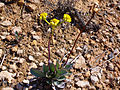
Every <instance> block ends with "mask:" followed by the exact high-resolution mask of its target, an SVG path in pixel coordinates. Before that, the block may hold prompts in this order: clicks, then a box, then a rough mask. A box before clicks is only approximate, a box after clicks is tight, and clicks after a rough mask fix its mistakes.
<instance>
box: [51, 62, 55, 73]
mask: <svg viewBox="0 0 120 90" xmlns="http://www.w3.org/2000/svg"><path fill="white" fill-rule="evenodd" d="M50 70H51V71H52V72H54V71H55V66H54V64H53V63H50Z"/></svg>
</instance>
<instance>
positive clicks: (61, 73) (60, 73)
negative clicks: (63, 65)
mask: <svg viewBox="0 0 120 90" xmlns="http://www.w3.org/2000/svg"><path fill="white" fill-rule="evenodd" d="M57 74H58V75H60V76H61V75H65V74H67V71H66V70H65V69H60V70H58V72H57Z"/></svg>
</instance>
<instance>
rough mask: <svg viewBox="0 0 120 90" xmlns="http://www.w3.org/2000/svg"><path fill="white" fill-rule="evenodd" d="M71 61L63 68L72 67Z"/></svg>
mask: <svg viewBox="0 0 120 90" xmlns="http://www.w3.org/2000/svg"><path fill="white" fill-rule="evenodd" d="M72 65H73V63H70V64H68V65H66V66H65V69H70V68H71V67H72Z"/></svg>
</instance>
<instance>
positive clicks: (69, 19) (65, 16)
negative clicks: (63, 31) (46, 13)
mask: <svg viewBox="0 0 120 90" xmlns="http://www.w3.org/2000/svg"><path fill="white" fill-rule="evenodd" d="M63 19H64V21H66V22H71V17H70V15H68V14H64V16H63Z"/></svg>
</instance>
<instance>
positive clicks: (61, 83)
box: [53, 81, 65, 88]
mask: <svg viewBox="0 0 120 90" xmlns="http://www.w3.org/2000/svg"><path fill="white" fill-rule="evenodd" d="M53 83H54V85H55V86H57V87H58V88H65V82H61V81H60V82H59V81H54V82H53Z"/></svg>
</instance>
